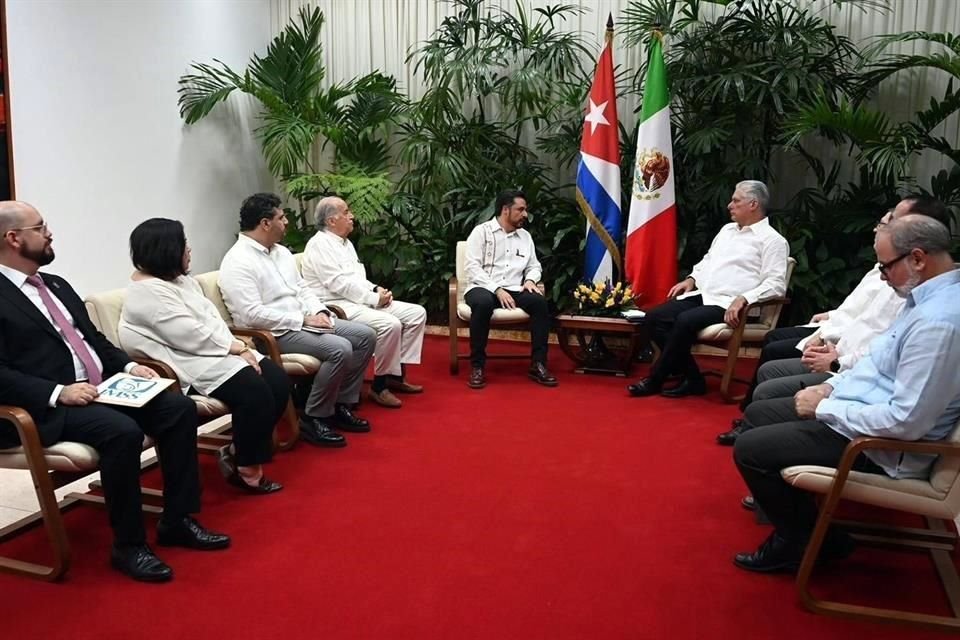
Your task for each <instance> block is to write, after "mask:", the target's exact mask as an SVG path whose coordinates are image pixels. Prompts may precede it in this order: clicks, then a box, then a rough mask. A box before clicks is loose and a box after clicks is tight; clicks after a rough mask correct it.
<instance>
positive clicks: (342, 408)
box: [333, 404, 370, 433]
mask: <svg viewBox="0 0 960 640" xmlns="http://www.w3.org/2000/svg"><path fill="white" fill-rule="evenodd" d="M333 422H334V427H333V428H334V429H338V430H340V431H347V432H350V433H366V432H368V431H370V423H369V422H367V421H366V420H364V419H363V418H360V417H358V416H356V415H354V413H353V411H351V410H350V407H348V406H347V405H345V404H338V405H337V408H336V409H335V410H334V412H333Z"/></svg>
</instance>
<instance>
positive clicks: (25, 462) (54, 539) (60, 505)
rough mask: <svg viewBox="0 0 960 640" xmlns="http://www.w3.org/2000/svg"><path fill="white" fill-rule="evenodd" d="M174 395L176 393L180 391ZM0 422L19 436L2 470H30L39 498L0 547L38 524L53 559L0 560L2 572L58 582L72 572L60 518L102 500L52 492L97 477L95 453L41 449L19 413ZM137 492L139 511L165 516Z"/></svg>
mask: <svg viewBox="0 0 960 640" xmlns="http://www.w3.org/2000/svg"><path fill="white" fill-rule="evenodd" d="M138 362H139V363H140V364H143V365H146V366H149V367H151V368H153V369H154V370H156V371H157V372H158V373H160V374H161V375H163V372H162V370H161V369H160V368H158V367H162V366H163V365H161V364H160V363H157V362H155V361H151V360H138ZM172 391H173V392H174V393H179V392H180V391H179V389H173V390H172ZM0 421H7V422H10V423H11V424H13V426H14V428H16V430H17V433H18V434H19V436H20V446H17V447H12V448H9V449H0V468H2V469H24V470H29V471H30V476H31V477H32V479H33V487H34V490H35V491H36V494H37V502H38V503H39V505H40V510H39V511H38V512H36V513H32V514H30V515H28V516H26V517H24V518H21V519H20V520H18V521H16V522H13V523H11V524H9V525H7V526H6V527H3V528H2V529H0V542H3V541H5V540H8V539H10V538H12V537H13V536H15V535H17V534H19V533H21V532H23V531H26V530H28V529H32V528H33V527H36V526H37V525H39V524H40V523H41V522H42V523H43V525H44V528H45V529H46V533H47V540H48V542H49V544H50V551H51V555H52V564H50V565H41V564H36V563H33V562H25V561H23V560H17V559H14V558H9V557H2V556H0V571H3V572H6V573H13V574H17V575H22V576H27V577H31V578H38V579H40V580H48V581H54V580H59V579H60V578H62V577H63V575H64V574H65V573H66V572H67V569H69V568H70V543H69V541H68V540H67V532H66V528H65V527H64V524H63V515H62V514H63V512H64V511H67V510H69V509H72V508H73V507H75V506H77V505H79V504H94V505H97V506H101V507H102V506H104V499H103V497H101V496H96V495H91V494H88V493H78V492H71V493H69V494H67V495H66V496H65V497H64V498H63V500H60V501H58V500H57V497H56V493H55V492H56V490H57V489H58V488H59V487H62V486H64V485H65V484H68V483H70V482H73V481H75V480H79V479H81V478H83V477H84V476H88V475H90V474H92V473H94V472H96V471H97V469H98V468H99V466H100V457H99V456H98V455H97V452H96V450H95V449H94V448H93V447H90V446H87V445H85V444H80V443H78V442H57V443H55V444H54V445H52V446H50V447H44V446H43V445H42V444H41V443H40V435H39V433H38V431H37V427H36V424H35V423H34V421H33V418H31V417H30V414H29V413H27V411H26V410H24V409H22V408H20V407H13V406H7V405H3V406H0ZM152 446H153V441H152V440H151V439H150V438H148V437H145V438H144V439H143V448H144V449H148V448H150V447H152ZM149 464H151V462H150V461H146V462H144V463H143V466H147V465H149ZM97 484H98V483H92V484H91V488H95V487H96V486H97ZM140 491H141V493H142V494H143V497H144V504H143V511H145V512H147V513H153V514H161V513H163V508H162V507H161V506H160V505H161V503H162V498H163V493H162V492H160V491H157V490H156V489H148V488H145V487H141V488H140Z"/></svg>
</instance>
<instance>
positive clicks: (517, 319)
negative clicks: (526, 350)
mask: <svg viewBox="0 0 960 640" xmlns="http://www.w3.org/2000/svg"><path fill="white" fill-rule="evenodd" d="M457 315H458V316H460V319H461V320H463V321H464V322H470V315H471V314H470V305H468V304H467V303H466V302H461V303H460V304H458V305H457ZM528 320H530V316H528V315H527V312H526V311H524V310H523V309H520V308H517V309H495V310H494V312H493V317H492V318H491V319H490V323H491V324H519V323H521V322H527V321H528Z"/></svg>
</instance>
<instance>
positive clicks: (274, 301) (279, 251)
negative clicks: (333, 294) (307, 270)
mask: <svg viewBox="0 0 960 640" xmlns="http://www.w3.org/2000/svg"><path fill="white" fill-rule="evenodd" d="M219 284H220V293H221V294H222V295H223V302H224V304H226V305H227V310H228V311H229V312H230V315H231V316H232V317H233V321H234V322H235V323H236V324H237V325H238V326H241V327H249V328H251V329H267V330H268V331H270V332H272V333H273V335H276V336H279V335H283V334H284V333H287V332H288V331H300V330H301V329H303V317H304V316H305V315H313V314H316V313H320V312H321V311H327V307H326V306H325V305H324V304H323V303H322V302H320V300H319V299H317V297H316V296H315V295H313V294H312V293H310V291H309V290H307V288H306V286H305V283H304V282H303V278H301V277H300V273H299V272H298V271H297V262H296V260H294V258H293V254H292V253H290V250H289V249H287V248H286V247H284V246H282V245H279V244H275V245H273V247H272V248H270V249H267V248H266V247H265V246H263V245H262V244H260V243H259V242H257V241H256V240H254V239H253V238H250V237H249V236H247V235H244V234H243V233H241V234H240V235H239V237H238V238H237V242H236V243H235V244H234V245H233V246H232V247H230V250H229V251H227V255H225V256H224V257H223V262H221V263H220V282H219Z"/></svg>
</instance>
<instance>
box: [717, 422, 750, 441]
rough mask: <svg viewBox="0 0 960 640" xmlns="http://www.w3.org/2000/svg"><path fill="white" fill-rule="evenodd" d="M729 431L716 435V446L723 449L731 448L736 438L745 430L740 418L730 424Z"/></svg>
mask: <svg viewBox="0 0 960 640" xmlns="http://www.w3.org/2000/svg"><path fill="white" fill-rule="evenodd" d="M730 426H731V429H730V431H724V432H723V433H720V434H718V435H717V444H722V445H723V446H725V447H732V446H733V443H735V442H736V441H737V438H739V437H740V434H741V433H743V432H744V431H746V430H747V428H746V427H745V426H744V422H743V419H742V418H737V419H735V420H734V421H733V422H732V423H731V425H730Z"/></svg>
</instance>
